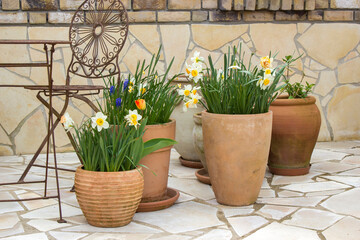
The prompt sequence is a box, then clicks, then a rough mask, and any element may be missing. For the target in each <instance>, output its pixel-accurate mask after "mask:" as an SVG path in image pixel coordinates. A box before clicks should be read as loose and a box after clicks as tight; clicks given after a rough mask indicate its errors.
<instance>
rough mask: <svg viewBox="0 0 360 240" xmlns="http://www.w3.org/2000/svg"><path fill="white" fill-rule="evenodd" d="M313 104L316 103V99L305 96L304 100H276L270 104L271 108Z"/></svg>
mask: <svg viewBox="0 0 360 240" xmlns="http://www.w3.org/2000/svg"><path fill="white" fill-rule="evenodd" d="M315 102H316V98H315V97H313V96H307V97H306V98H293V99H288V98H286V99H284V98H277V99H275V100H274V101H273V102H272V103H271V106H289V105H310V104H314V103H315Z"/></svg>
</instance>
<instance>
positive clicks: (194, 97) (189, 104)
mask: <svg viewBox="0 0 360 240" xmlns="http://www.w3.org/2000/svg"><path fill="white" fill-rule="evenodd" d="M200 99H201V96H200V95H199V94H198V93H196V94H190V99H189V100H188V101H186V102H185V103H184V106H183V111H184V112H187V110H188V108H197V103H198V102H199V100H200Z"/></svg>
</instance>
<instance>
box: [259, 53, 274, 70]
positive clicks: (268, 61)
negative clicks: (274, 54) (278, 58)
mask: <svg viewBox="0 0 360 240" xmlns="http://www.w3.org/2000/svg"><path fill="white" fill-rule="evenodd" d="M272 62H273V58H269V56H266V57H262V58H261V59H260V64H261V66H262V67H263V68H272Z"/></svg>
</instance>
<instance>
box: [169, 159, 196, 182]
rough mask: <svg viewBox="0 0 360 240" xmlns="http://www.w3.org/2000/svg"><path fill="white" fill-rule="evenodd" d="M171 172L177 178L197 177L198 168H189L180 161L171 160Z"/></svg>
mask: <svg viewBox="0 0 360 240" xmlns="http://www.w3.org/2000/svg"><path fill="white" fill-rule="evenodd" d="M170 164H171V167H170V170H169V174H171V175H172V176H174V177H177V178H188V179H196V176H195V172H196V171H197V170H198V169H195V168H187V167H184V166H182V165H181V164H180V161H175V162H171V163H170Z"/></svg>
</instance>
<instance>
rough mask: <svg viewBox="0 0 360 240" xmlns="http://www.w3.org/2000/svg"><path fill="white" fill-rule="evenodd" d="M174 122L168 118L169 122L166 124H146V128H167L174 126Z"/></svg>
mask: <svg viewBox="0 0 360 240" xmlns="http://www.w3.org/2000/svg"><path fill="white" fill-rule="evenodd" d="M175 122H176V120H175V119H174V118H170V122H167V123H158V124H153V125H147V124H146V128H157V127H159V126H164V127H165V126H168V125H172V124H175Z"/></svg>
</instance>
